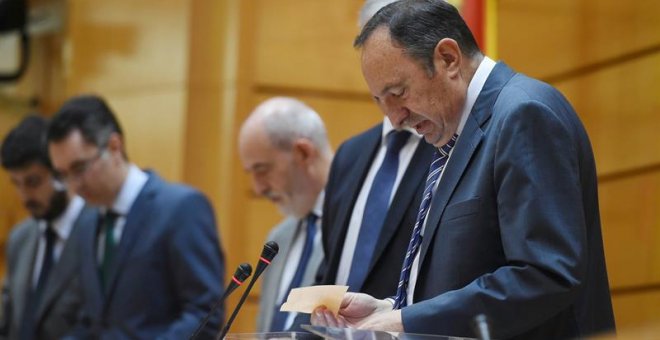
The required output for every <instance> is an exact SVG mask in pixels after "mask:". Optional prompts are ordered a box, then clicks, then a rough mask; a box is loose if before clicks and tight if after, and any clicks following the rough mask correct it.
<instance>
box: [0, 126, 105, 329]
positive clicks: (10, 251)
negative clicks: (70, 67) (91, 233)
mask: <svg viewBox="0 0 660 340" xmlns="http://www.w3.org/2000/svg"><path fill="white" fill-rule="evenodd" d="M47 125H48V123H47V121H46V120H45V119H44V118H41V117H37V116H30V117H27V118H25V119H24V120H23V121H22V122H21V123H20V124H19V125H18V126H17V127H15V128H14V129H13V130H12V131H10V132H9V134H8V135H7V137H6V138H5V140H4V142H3V143H2V148H1V149H0V157H1V158H2V167H3V168H4V169H5V170H6V171H7V172H8V173H9V177H10V178H11V181H12V183H13V184H14V186H15V187H16V189H17V191H18V194H19V196H20V199H21V201H22V203H23V205H24V206H25V208H26V209H27V210H28V211H29V212H30V214H31V217H29V218H28V219H26V220H25V221H23V222H21V223H19V224H18V225H16V226H15V227H14V228H13V230H12V232H11V235H10V238H9V242H8V245H7V260H8V262H7V268H8V271H7V276H6V277H5V282H4V288H3V306H4V310H3V315H2V325H3V328H2V334H1V335H0V336H3V337H6V338H7V339H59V338H61V337H62V336H63V335H65V334H66V333H67V332H68V331H69V330H70V329H71V328H72V327H73V325H74V323H75V321H76V317H77V314H78V310H79V307H80V304H81V300H80V294H79V292H78V290H77V279H78V276H77V274H78V256H77V237H78V236H77V235H78V234H79V230H81V229H82V228H85V227H86V225H90V224H92V223H94V221H95V218H94V217H95V214H94V212H93V211H92V209H91V208H85V203H84V201H83V200H82V198H80V197H78V196H74V195H72V194H71V193H69V192H67V191H66V189H65V188H64V186H63V185H62V184H61V183H60V182H59V181H58V180H57V179H56V178H55V177H54V176H53V172H52V168H51V165H50V160H49V158H48V152H47V148H46V131H47Z"/></svg>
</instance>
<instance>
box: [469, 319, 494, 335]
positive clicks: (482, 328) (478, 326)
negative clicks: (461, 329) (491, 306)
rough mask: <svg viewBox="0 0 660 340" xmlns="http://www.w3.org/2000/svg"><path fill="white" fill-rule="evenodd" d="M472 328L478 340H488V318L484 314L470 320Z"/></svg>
mask: <svg viewBox="0 0 660 340" xmlns="http://www.w3.org/2000/svg"><path fill="white" fill-rule="evenodd" d="M472 327H474V332H475V333H476V334H477V339H479V340H490V339H491V338H490V327H488V318H487V317H486V315H485V314H477V315H476V316H475V317H474V319H472Z"/></svg>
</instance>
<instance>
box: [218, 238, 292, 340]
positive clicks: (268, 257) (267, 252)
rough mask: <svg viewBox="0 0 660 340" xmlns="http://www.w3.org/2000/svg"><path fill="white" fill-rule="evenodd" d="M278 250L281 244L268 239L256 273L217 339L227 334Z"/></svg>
mask: <svg viewBox="0 0 660 340" xmlns="http://www.w3.org/2000/svg"><path fill="white" fill-rule="evenodd" d="M278 251H280V246H279V245H277V242H274V241H268V242H266V244H264V249H263V250H262V251H261V256H259V262H257V269H256V270H255V271H254V275H252V279H251V280H250V284H248V286H247V288H245V291H243V295H242V296H241V299H240V300H239V301H238V304H237V305H236V308H234V311H233V312H232V313H231V317H229V320H227V324H225V327H224V328H222V332H221V333H220V335H219V336H218V337H217V338H216V340H217V339H223V338H224V337H225V335H227V332H228V331H229V327H231V324H232V323H233V322H234V319H235V318H236V314H238V311H239V310H240V309H241V307H242V306H243V303H244V302H245V299H247V296H248V294H249V293H250V290H251V289H252V286H253V285H254V283H255V281H257V279H258V278H259V276H261V273H263V272H264V270H266V267H268V265H270V262H271V261H272V260H273V259H274V258H275V255H277V252H278Z"/></svg>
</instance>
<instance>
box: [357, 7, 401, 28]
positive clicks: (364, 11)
mask: <svg viewBox="0 0 660 340" xmlns="http://www.w3.org/2000/svg"><path fill="white" fill-rule="evenodd" d="M395 1H397V0H365V1H364V5H362V8H361V9H360V16H359V17H358V26H360V29H362V27H364V25H366V23H367V21H369V19H371V17H372V16H374V14H376V12H378V10H380V9H381V8H383V7H385V6H387V5H389V4H391V3H393V2H395Z"/></svg>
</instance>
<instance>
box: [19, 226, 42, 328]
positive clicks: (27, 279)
mask: <svg viewBox="0 0 660 340" xmlns="http://www.w3.org/2000/svg"><path fill="white" fill-rule="evenodd" d="M31 223H33V224H32V225H31V226H30V228H29V230H28V236H27V241H26V243H25V245H24V248H22V249H21V250H19V252H18V254H17V257H18V260H17V261H16V274H15V278H14V279H13V280H14V281H15V282H16V284H15V285H14V288H15V290H16V291H15V293H14V294H13V298H14V299H15V301H16V303H15V304H14V307H15V309H14V313H15V314H14V316H16V317H17V320H22V317H23V311H24V308H23V307H24V306H25V304H26V298H27V296H28V294H29V293H30V290H31V287H32V270H33V269H34V261H35V259H36V256H37V245H38V244H39V243H38V242H39V228H38V222H37V221H36V220H32V221H31Z"/></svg>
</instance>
